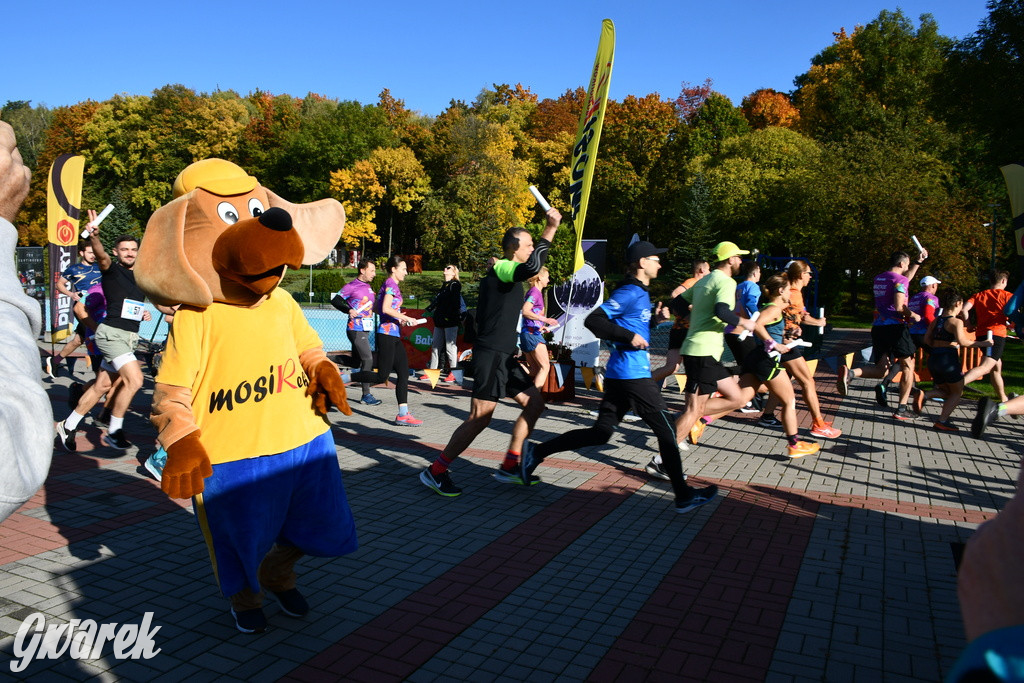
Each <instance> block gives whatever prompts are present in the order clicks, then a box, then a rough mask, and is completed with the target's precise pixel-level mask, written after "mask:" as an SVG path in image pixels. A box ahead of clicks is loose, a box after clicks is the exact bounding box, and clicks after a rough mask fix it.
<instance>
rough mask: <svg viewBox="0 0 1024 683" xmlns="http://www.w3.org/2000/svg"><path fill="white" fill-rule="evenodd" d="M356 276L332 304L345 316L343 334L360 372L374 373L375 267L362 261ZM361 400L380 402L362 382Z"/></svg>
mask: <svg viewBox="0 0 1024 683" xmlns="http://www.w3.org/2000/svg"><path fill="white" fill-rule="evenodd" d="M356 267H357V268H358V269H359V275H357V276H356V278H355V279H354V280H352V281H351V282H349V283H348V284H347V285H345V286H344V287H342V288H341V291H339V292H338V294H337V295H336V296H335V297H334V298H333V299H332V303H334V305H335V306H336V307H337V308H338V309H339V310H341V311H343V312H345V313H348V324H347V325H346V326H345V334H346V335H347V336H348V340H349V342H351V344H352V356H353V360H355V361H356V362H357V363H359V367H360V369H361V370H362V371H363V372H371V371H372V370H373V351H372V350H371V349H370V333H371V332H373V302H374V296H373V289H371V288H370V283H371V282H373V278H374V277H376V276H377V266H376V265H374V263H373V261H371V260H370V259H366V258H364V259H361V260H360V261H359V263H358V264H357V266H356ZM362 389H363V397H362V398H361V399H359V401H360V403H363V404H365V405H368V406H376V405H380V404H381V403H383V401H381V400H380V399H379V398H376V397H375V396H374V395H373V394H371V393H370V383H369V382H363V383H362Z"/></svg>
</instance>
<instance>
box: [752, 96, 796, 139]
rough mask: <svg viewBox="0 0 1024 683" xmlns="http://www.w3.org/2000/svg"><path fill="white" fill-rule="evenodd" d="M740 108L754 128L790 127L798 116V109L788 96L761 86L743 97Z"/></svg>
mask: <svg viewBox="0 0 1024 683" xmlns="http://www.w3.org/2000/svg"><path fill="white" fill-rule="evenodd" d="M740 110H741V111H742V112H743V116H745V117H746V119H747V122H748V123H749V124H750V127H751V128H753V129H754V130H760V129H762V128H767V127H768V126H779V127H782V128H792V127H793V126H794V125H795V124H796V122H797V121H798V120H799V118H800V111H799V110H798V109H797V108H796V107H794V106H793V103H792V102H791V101H790V99H789V96H788V95H785V94H784V93H780V92H778V91H777V90H772V89H771V88H761V89H760V90H755V91H754V92H752V93H750V94H749V95H747V96H746V97H744V98H743V103H742V104H741V105H740Z"/></svg>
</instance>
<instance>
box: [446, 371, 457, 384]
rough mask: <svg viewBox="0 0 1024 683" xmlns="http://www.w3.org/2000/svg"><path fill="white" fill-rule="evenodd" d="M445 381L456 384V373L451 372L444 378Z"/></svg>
mask: <svg viewBox="0 0 1024 683" xmlns="http://www.w3.org/2000/svg"><path fill="white" fill-rule="evenodd" d="M444 381H445V382H448V384H455V373H454V372H449V373H448V376H447V377H445V378H444Z"/></svg>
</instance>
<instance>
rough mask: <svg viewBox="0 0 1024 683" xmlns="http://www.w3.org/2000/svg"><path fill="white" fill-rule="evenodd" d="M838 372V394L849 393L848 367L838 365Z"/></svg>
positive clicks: (844, 394)
mask: <svg viewBox="0 0 1024 683" xmlns="http://www.w3.org/2000/svg"><path fill="white" fill-rule="evenodd" d="M838 372H839V377H838V378H837V379H836V389H838V390H839V395H840V396H846V395H847V394H849V393H850V368H848V367H846V366H845V365H840V366H839V370H838Z"/></svg>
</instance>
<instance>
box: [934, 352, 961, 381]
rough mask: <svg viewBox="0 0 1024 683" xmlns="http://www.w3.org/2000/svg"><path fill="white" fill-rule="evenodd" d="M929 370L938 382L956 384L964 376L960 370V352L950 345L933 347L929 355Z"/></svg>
mask: <svg viewBox="0 0 1024 683" xmlns="http://www.w3.org/2000/svg"><path fill="white" fill-rule="evenodd" d="M928 372H930V373H931V374H932V381H934V382H935V383H936V384H956V383H957V382H959V381H961V380H962V379H963V378H964V375H963V372H961V370H960V354H959V353H958V352H957V350H956V349H953V348H950V347H948V346H940V347H939V348H933V349H932V352H931V355H929V356H928Z"/></svg>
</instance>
